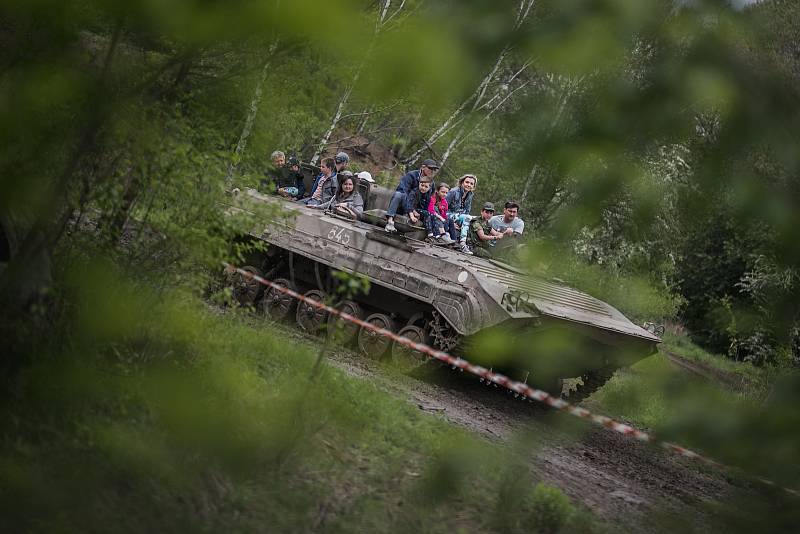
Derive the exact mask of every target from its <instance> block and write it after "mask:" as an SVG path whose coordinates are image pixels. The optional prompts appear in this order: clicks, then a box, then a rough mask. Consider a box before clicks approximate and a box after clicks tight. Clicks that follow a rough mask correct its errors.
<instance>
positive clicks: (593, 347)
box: [230, 181, 660, 401]
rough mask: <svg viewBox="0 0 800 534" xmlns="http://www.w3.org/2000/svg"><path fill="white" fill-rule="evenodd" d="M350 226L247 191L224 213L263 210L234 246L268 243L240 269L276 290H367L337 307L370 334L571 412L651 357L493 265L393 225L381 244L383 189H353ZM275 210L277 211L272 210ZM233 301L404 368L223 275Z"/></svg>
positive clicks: (626, 323) (353, 333)
mask: <svg viewBox="0 0 800 534" xmlns="http://www.w3.org/2000/svg"><path fill="white" fill-rule="evenodd" d="M358 189H359V192H360V193H361V195H362V197H363V198H364V200H365V212H364V214H363V215H362V217H361V218H360V220H353V219H349V218H346V217H342V216H339V215H337V214H335V213H328V212H323V211H322V210H318V209H312V208H309V207H307V206H304V205H302V204H299V203H297V202H293V201H291V200H287V199H283V198H281V197H278V196H273V195H266V194H262V193H259V192H258V191H255V190H251V189H246V190H245V191H243V192H241V193H239V194H238V195H237V196H236V197H235V199H234V201H233V202H232V206H231V208H230V209H231V210H234V211H236V210H245V211H250V212H255V211H256V207H257V206H258V205H262V206H267V207H270V208H272V209H271V213H273V214H274V213H276V212H280V215H270V216H266V217H265V218H264V220H259V222H258V223H257V225H256V227H255V228H253V229H252V231H251V232H250V233H249V235H247V236H243V239H249V240H261V241H264V242H266V243H267V245H268V246H267V247H266V252H264V253H257V254H253V255H251V257H249V258H248V265H247V266H246V267H244V268H245V269H246V270H249V271H251V272H254V273H258V274H260V275H262V276H264V277H266V278H267V279H270V280H272V281H273V282H275V283H277V284H279V285H282V286H284V287H289V288H292V289H294V290H296V291H298V292H301V293H304V294H305V295H307V296H308V297H310V298H312V299H315V300H325V299H328V298H329V297H330V296H332V295H333V294H334V293H336V285H337V282H338V280H339V278H340V277H338V276H336V273H338V272H344V273H358V274H361V275H363V276H365V277H367V278H368V279H369V282H370V290H369V292H368V293H367V294H364V295H357V296H354V297H351V298H347V299H345V300H343V301H339V302H338V303H337V304H336V306H338V307H339V308H340V309H342V310H344V311H346V312H347V313H349V314H351V315H355V316H358V317H361V318H362V319H365V320H366V321H367V322H369V323H372V324H374V325H376V326H379V327H381V328H385V329H389V330H392V331H394V332H398V333H399V334H401V335H403V336H405V337H408V338H411V339H413V340H415V341H421V342H424V343H427V344H430V345H432V346H434V347H436V348H438V349H441V350H443V351H446V352H451V353H453V352H455V353H456V354H460V355H462V356H464V357H466V358H468V359H470V360H471V361H476V363H482V364H484V365H487V366H491V367H494V368H495V369H498V368H499V369H502V370H503V371H505V372H507V373H509V372H510V373H511V374H512V376H515V377H516V378H518V379H522V380H526V381H527V382H528V383H531V384H532V385H535V386H537V387H541V388H544V389H547V390H549V391H551V392H553V393H556V394H564V393H565V388H564V387H563V386H564V384H565V382H566V380H567V379H572V378H576V377H579V378H580V379H581V380H569V383H570V384H572V386H573V388H572V391H571V395H569V397H570V400H573V401H577V400H579V399H580V398H583V397H585V396H587V395H589V394H590V393H591V392H592V391H594V390H595V389H597V388H598V387H600V386H601V385H602V384H603V383H605V382H606V381H607V380H608V379H609V378H610V377H611V375H612V374H613V372H614V371H615V370H616V369H618V368H619V367H622V366H627V365H630V364H632V363H634V362H636V361H637V360H639V359H641V358H644V357H646V356H648V355H650V354H652V353H653V352H655V350H656V345H657V343H659V341H660V339H659V338H658V337H657V336H655V335H654V334H652V333H651V332H648V331H647V330H645V329H643V328H641V327H639V326H637V325H636V324H634V323H632V322H631V321H630V320H628V319H627V318H626V317H625V316H624V315H623V314H622V313H620V312H619V311H617V310H616V309H614V308H613V307H612V306H610V305H608V304H606V303H604V302H601V301H599V300H597V299H595V298H593V297H591V296H590V295H588V294H586V293H583V292H581V291H578V290H576V289H572V288H570V287H566V286H565V285H562V284H560V283H555V282H553V281H548V280H544V279H541V278H537V277H534V276H531V275H529V274H527V273H526V272H524V271H522V270H520V269H518V268H516V267H514V266H512V265H509V264H506V263H503V262H500V261H495V260H491V259H484V258H479V257H476V256H470V255H466V254H463V253H461V252H459V251H457V250H455V249H452V248H445V247H443V246H439V245H435V244H431V243H428V242H426V241H424V237H425V235H426V233H425V231H424V229H422V228H419V227H414V226H412V225H410V224H408V220H407V219H405V218H404V217H402V216H398V217H397V218H396V220H395V226H396V227H397V229H398V230H399V232H400V233H399V234H389V233H387V232H386V231H385V230H384V228H383V226H385V211H384V210H383V209H381V208H385V207H386V206H387V205H388V199H389V197H390V195H391V192H392V191H391V190H388V189H386V188H384V187H380V186H377V185H375V184H374V183H367V182H363V181H362V182H361V183H359V184H358ZM275 207H279V208H281V209H279V210H275V209H274V208H275ZM230 282H231V284H232V287H233V290H234V296H235V298H236V299H237V300H239V302H240V303H242V304H247V305H252V306H254V307H256V308H257V309H259V310H261V312H262V313H264V314H266V315H267V316H269V317H271V318H273V319H276V320H291V321H296V322H297V325H298V326H299V327H300V328H301V329H303V330H305V331H307V332H310V333H319V332H321V331H324V330H326V329H327V330H328V331H332V330H333V329H332V328H329V327H333V326H338V332H339V334H340V337H341V341H343V342H345V343H352V344H353V345H355V346H356V347H357V348H358V350H360V351H362V352H364V353H365V354H367V355H369V356H371V357H374V358H382V357H389V358H393V359H395V360H398V361H403V360H404V361H408V359H409V358H410V359H412V360H413V359H414V355H413V354H410V353H409V352H408V350H407V349H405V348H403V347H402V346H393V345H392V342H391V341H390V340H389V339H387V338H385V337H380V336H376V335H374V334H373V333H371V332H370V331H369V330H365V329H359V328H358V327H357V326H355V325H336V324H335V322H334V320H333V318H331V317H328V316H327V314H325V313H322V312H319V311H317V310H316V309H315V308H313V307H312V306H309V305H307V304H305V305H304V304H303V303H300V304H298V303H297V302H296V301H295V300H294V299H292V298H289V297H287V296H285V295H284V294H282V293H280V292H279V291H276V290H274V289H267V290H266V291H265V290H264V288H263V286H261V285H260V284H258V283H256V282H253V281H251V280H249V279H246V278H244V277H239V276H238V275H234V276H233V279H232V280H231V281H230Z"/></svg>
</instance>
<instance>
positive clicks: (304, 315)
mask: <svg viewBox="0 0 800 534" xmlns="http://www.w3.org/2000/svg"><path fill="white" fill-rule="evenodd" d="M304 296H305V297H306V298H308V299H311V300H313V301H316V302H325V293H324V292H323V291H320V290H319V289H312V290H311V291H307V292H306V293H305V295H304ZM296 317H297V325H298V326H299V327H300V328H301V329H302V330H305V331H306V332H308V333H309V334H318V333H319V332H320V330H322V328H323V326H324V325H325V324H327V322H328V312H326V311H325V310H322V309H320V308H317V307H315V306H314V305H313V304H310V303H308V302H303V301H300V302H298V303H297V314H296Z"/></svg>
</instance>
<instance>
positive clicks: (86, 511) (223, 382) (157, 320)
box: [0, 276, 590, 532]
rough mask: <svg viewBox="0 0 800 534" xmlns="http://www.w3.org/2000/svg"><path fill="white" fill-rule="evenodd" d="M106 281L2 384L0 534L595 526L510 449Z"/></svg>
mask: <svg viewBox="0 0 800 534" xmlns="http://www.w3.org/2000/svg"><path fill="white" fill-rule="evenodd" d="M90 278H91V276H90ZM108 283H109V280H108V279H105V280H103V283H102V285H103V286H104V287H103V291H92V290H89V291H87V292H86V294H84V295H82V296H81V298H80V299H79V300H80V301H81V304H80V305H79V306H78V307H77V308H78V311H77V313H76V315H77V319H76V321H75V325H74V327H75V328H74V330H73V331H72V332H70V335H69V340H70V341H69V342H68V343H66V344H64V345H60V346H59V347H58V348H55V347H53V348H52V353H51V354H49V355H39V357H37V358H35V359H34V361H33V362H32V363H31V364H30V365H28V366H26V367H25V368H23V369H22V370H21V371H19V373H18V374H17V376H15V378H14V383H13V385H12V387H11V388H10V389H9V390H8V392H7V393H6V395H7V397H6V398H5V399H4V400H5V401H6V402H5V404H6V407H7V408H6V409H5V410H4V413H3V415H2V418H0V428H2V429H3V432H2V441H0V488H2V489H0V502H1V503H2V504H3V508H4V509H5V510H7V511H8V512H7V513H5V514H4V515H3V517H2V519H0V528H2V530H3V531H7V532H17V531H27V530H42V531H63V530H71V531H75V530H79V531H143V530H155V531H163V530H171V531H184V530H185V531H198V530H217V531H218V530H225V531H245V532H247V531H263V530H269V531H287V530H290V531H308V530H330V531H348V532H349V531H354V530H359V531H361V530H368V531H378V532H388V531H398V530H400V531H410V530H420V529H424V530H426V531H431V532H451V531H458V530H469V531H498V530H502V531H509V532H514V531H523V530H524V531H531V530H533V531H538V532H558V531H560V530H562V529H566V530H570V525H572V526H575V525H577V524H578V523H576V521H579V522H581V524H582V525H586V524H589V523H590V522H588V521H587V520H586V516H585V514H584V513H578V512H576V511H575V508H574V507H573V506H572V504H571V503H570V502H569V500H568V499H567V498H566V497H565V496H564V495H563V494H562V493H561V492H560V491H558V490H557V489H555V488H551V487H547V486H544V485H541V484H539V485H537V482H536V480H534V479H533V478H531V476H530V474H529V470H528V469H527V466H525V465H524V464H523V463H520V460H519V459H518V458H515V457H514V456H513V455H512V453H511V452H510V451H509V450H508V449H507V448H502V447H499V446H497V445H493V444H488V443H486V442H484V441H482V440H479V439H477V438H475V437H473V436H471V435H469V434H467V433H466V432H465V431H462V430H459V429H456V428H453V427H452V426H450V425H449V424H447V423H446V422H445V421H443V420H441V419H439V418H437V417H435V416H431V415H427V414H424V413H421V412H420V411H419V410H417V409H416V408H414V407H413V406H411V405H410V404H409V403H407V402H406V401H405V400H404V399H397V398H395V397H393V396H391V395H389V394H388V393H386V392H383V391H380V390H378V389H377V388H376V387H374V386H373V385H372V384H370V383H369V382H368V381H364V380H360V379H356V378H352V377H348V376H346V375H344V374H343V373H342V372H340V371H338V370H337V369H334V368H332V367H328V366H322V367H321V369H320V371H319V372H318V373H317V374H314V371H313V369H314V363H315V357H316V353H315V351H314V350H313V348H312V347H310V346H304V345H299V344H297V342H294V341H292V340H287V339H285V338H284V337H282V336H281V334H280V333H276V332H273V331H271V330H270V329H269V328H268V327H267V326H266V325H262V324H254V322H253V321H252V319H248V320H244V319H243V318H241V317H239V316H238V314H235V313H231V314H224V315H219V314H215V313H213V311H211V310H208V309H207V308H206V307H205V306H204V304H203V303H202V302H200V301H199V300H197V299H196V298H194V297H187V296H185V295H163V294H162V295H159V296H148V295H147V294H146V293H142V292H140V291H135V290H133V289H135V288H130V287H128V288H127V289H124V290H121V291H122V293H124V296H125V299H120V298H119V296H120V295H119V294H116V293H117V292H115V291H114V290H110V289H109V288H113V287H114V285H113V284H112V285H108ZM120 306H121V307H122V311H120V308H119V307H120ZM476 466H479V468H476ZM510 481H512V482H513V484H510ZM509 485H513V487H514V488H515V491H513V492H509V491H508V489H507V488H508V487H509ZM576 528H577V527H576ZM581 528H584V527H581Z"/></svg>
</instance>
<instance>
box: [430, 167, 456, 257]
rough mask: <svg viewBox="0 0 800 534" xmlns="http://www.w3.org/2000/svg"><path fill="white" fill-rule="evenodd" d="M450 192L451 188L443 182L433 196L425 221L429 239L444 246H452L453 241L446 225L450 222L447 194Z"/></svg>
mask: <svg viewBox="0 0 800 534" xmlns="http://www.w3.org/2000/svg"><path fill="white" fill-rule="evenodd" d="M449 191H450V186H449V185H447V184H446V183H444V182H442V183H440V184H439V186H438V187H437V188H436V192H435V193H434V194H433V195H431V200H430V202H429V203H428V215H427V220H426V221H425V226H426V227H427V229H428V239H429V240H432V241H435V242H438V243H444V244H447V245H449V244H451V243H453V240H452V239H451V238H450V235H449V234H448V233H447V231H446V230H445V225H446V224H447V223H448V222H449V221H448V219H447V193H448V192H449Z"/></svg>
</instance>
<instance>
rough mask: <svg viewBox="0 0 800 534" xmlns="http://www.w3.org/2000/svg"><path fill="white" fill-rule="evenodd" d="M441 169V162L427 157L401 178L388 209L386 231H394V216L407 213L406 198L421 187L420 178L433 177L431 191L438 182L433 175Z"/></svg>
mask: <svg viewBox="0 0 800 534" xmlns="http://www.w3.org/2000/svg"><path fill="white" fill-rule="evenodd" d="M438 170H439V164H438V163H436V161H434V160H432V159H426V160H425V161H423V162H422V165H420V167H419V170H414V171H410V172H408V173H406V174H405V176H403V177H402V178H400V184H399V185H398V186H397V189H396V190H395V192H394V194H393V195H392V199H391V200H390V201H389V209H388V210H386V231H387V232H394V231H396V230H395V228H394V216H395V215H402V214H404V213H405V208H404V206H405V199H406V196H407V195H409V194H411V193H412V192H413V191H416V190H417V189H418V188H419V179H420V177H421V176H425V177H427V178H430V179H431V191H435V190H436V184H434V183H433V175H434V174H436V172H437V171H438Z"/></svg>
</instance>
